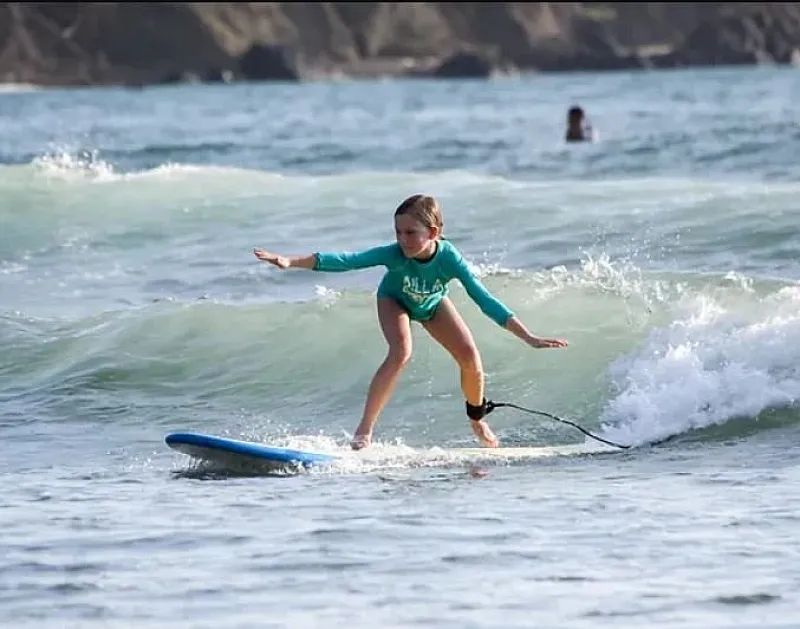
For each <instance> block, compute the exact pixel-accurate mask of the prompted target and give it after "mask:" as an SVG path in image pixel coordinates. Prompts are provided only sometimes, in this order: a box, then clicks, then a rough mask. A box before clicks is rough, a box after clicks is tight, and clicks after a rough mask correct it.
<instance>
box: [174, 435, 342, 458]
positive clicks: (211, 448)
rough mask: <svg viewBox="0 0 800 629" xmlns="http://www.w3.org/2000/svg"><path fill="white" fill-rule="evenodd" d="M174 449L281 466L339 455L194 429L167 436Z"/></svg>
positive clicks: (193, 453)
mask: <svg viewBox="0 0 800 629" xmlns="http://www.w3.org/2000/svg"><path fill="white" fill-rule="evenodd" d="M164 440H165V441H166V443H167V445H168V446H169V447H170V448H172V449H173V450H177V451H178V452H181V453H183V454H188V455H189V456H190V457H193V458H195V459H202V460H205V461H215V462H218V463H230V462H231V460H232V457H243V458H245V459H251V460H255V461H260V462H266V463H273V464H279V465H300V466H303V467H311V466H314V465H326V464H331V463H333V462H334V461H335V460H336V459H337V457H336V456H335V455H331V454H325V453H322V452H312V451H309V450H295V449H292V448H281V447H278V446H270V445H267V444H263V443H256V442H253V441H242V440H239V439H229V438H227V437H215V436H212V435H203V434H199V433H193V432H175V433H172V434H169V435H167V436H166V438H165V439H164Z"/></svg>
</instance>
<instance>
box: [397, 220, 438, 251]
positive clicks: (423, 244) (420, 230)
mask: <svg viewBox="0 0 800 629" xmlns="http://www.w3.org/2000/svg"><path fill="white" fill-rule="evenodd" d="M394 230H395V236H396V238H397V244H399V245H400V248H401V249H402V250H403V254H404V255H405V256H406V257H407V258H426V257H428V256H430V255H432V254H433V252H434V251H435V250H436V239H437V238H438V237H439V230H438V228H436V227H426V226H425V225H424V224H423V223H420V222H419V221H418V220H417V219H415V218H413V217H412V216H409V215H408V214H401V215H400V216H395V217H394Z"/></svg>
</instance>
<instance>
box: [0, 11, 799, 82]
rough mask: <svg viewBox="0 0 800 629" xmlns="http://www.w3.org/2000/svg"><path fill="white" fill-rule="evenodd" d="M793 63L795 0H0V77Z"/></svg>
mask: <svg viewBox="0 0 800 629" xmlns="http://www.w3.org/2000/svg"><path fill="white" fill-rule="evenodd" d="M798 62H800V3H786V2H773V3H746V2H739V3H733V2H728V3H719V2H704V3H699V2H698V3H693V2H636V3H622V2H609V3H601V2H526V3H522V2H492V3H489V2H472V3H453V2H417V3H401V2H358V3H357V2H306V3H295V2H258V3H255V2H253V3H247V2H240V3H179V2H175V3H144V2H104V3H99V2H97V3H95V2H76V3H55V2H40V3H17V2H7V3H0V82H5V83H29V84H36V85H109V84H110V85H113V84H122V85H147V84H155V83H170V82H182V81H196V82H214V81H225V82H232V81H245V80H290V81H296V80H314V79H319V78H324V77H331V76H344V77H347V76H352V77H361V76H409V75H410V76H427V77H485V76H490V75H492V74H495V73H508V72H512V73H513V72H517V71H524V72H527V71H542V72H546V71H570V70H613V69H626V68H641V67H644V68H666V67H681V66H698V65H732V64H744V65H748V64H763V63H769V64H789V63H795V64H797V63H798Z"/></svg>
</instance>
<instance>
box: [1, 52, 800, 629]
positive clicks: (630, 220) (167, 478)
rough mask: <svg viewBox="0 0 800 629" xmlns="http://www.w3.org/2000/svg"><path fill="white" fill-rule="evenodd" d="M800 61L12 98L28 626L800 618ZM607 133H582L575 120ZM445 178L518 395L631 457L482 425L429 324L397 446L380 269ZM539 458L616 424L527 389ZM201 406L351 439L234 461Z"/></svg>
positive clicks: (511, 421)
mask: <svg viewBox="0 0 800 629" xmlns="http://www.w3.org/2000/svg"><path fill="white" fill-rule="evenodd" d="M799 101H800V73H798V72H797V71H796V70H790V69H776V68H754V69H724V70H721V69H707V70H691V71H689V70H682V71H674V72H672V71H663V72H654V73H650V72H636V73H606V74H569V75H544V76H522V77H515V78H508V79H503V80H497V81H493V82H473V81H464V82H446V81H441V82H426V81H360V82H348V81H342V82H330V83H315V84H305V85H279V84H272V85H226V86H173V87H157V88H146V89H140V90H128V89H81V90H30V89H17V88H12V87H9V88H6V89H4V90H3V91H2V93H0V138H2V142H0V164H2V165H0V348H2V351H0V443H2V456H1V457H0V475H1V476H0V478H1V479H2V483H3V487H4V491H3V493H2V497H0V523H2V531H3V533H2V547H3V552H2V553H0V621H2V625H3V626H8V627H15V628H18V629H27V628H33V627H51V626H58V627H64V628H70V629H72V628H78V627H80V628H86V629H95V628H101V627H103V628H106V627H115V628H116V627H120V628H122V627H125V628H130V627H136V628H137V629H156V628H161V627H167V626H169V627H173V628H176V629H184V628H185V629H189V628H193V629H195V628H196V629H199V628H215V629H216V628H219V627H223V628H225V629H234V628H242V629H245V628H246V629H250V628H257V627H258V628H261V627H297V626H300V627H309V628H311V627H325V629H334V628H339V627H347V628H348V629H355V628H362V627H363V628H367V627H387V628H389V627H391V628H395V627H397V628H400V627H403V628H407V627H435V628H445V627H458V628H460V629H462V628H466V629H469V628H481V629H483V628H490V627H532V626H535V627H552V628H559V629H566V628H571V627H575V628H581V629H584V628H594V627H609V626H613V627H615V628H622V627H637V628H639V627H648V628H649V629H661V628H678V627H680V628H696V627H703V628H706V629H707V628H727V627H741V628H749V627H758V628H759V629H766V628H770V629H773V628H788V627H795V626H797V615H798V609H800V594H798V592H800V546H798V544H797V539H798V536H799V535H800V516H798V514H797V511H796V509H795V505H796V504H797V502H798V499H800V466H799V465H798V460H797V452H798V443H800V413H799V410H800V409H798V396H800V284H798V280H800V256H799V255H798V251H800V229H799V228H798V225H800V110H798V109H797V106H796V103H797V102H799ZM573 103H579V104H581V105H582V106H583V107H584V108H585V109H586V111H587V113H588V115H589V117H590V119H591V121H592V123H593V125H594V127H595V129H596V130H597V132H598V141H597V142H595V143H593V144H586V145H565V144H564V142H563V141H562V134H563V123H564V120H565V114H566V109H567V108H568V107H569V106H570V105H572V104H573ZM417 192H425V193H429V194H433V195H435V196H437V197H438V198H439V199H440V201H441V203H442V206H443V210H444V219H445V234H446V235H447V236H448V237H449V238H450V239H451V240H452V241H453V242H454V244H456V245H457V246H458V247H459V248H460V249H461V250H462V252H463V253H464V255H465V257H466V258H467V259H468V260H469V261H470V263H471V264H473V265H474V267H475V269H476V271H477V272H478V273H479V274H480V275H481V277H482V279H483V281H484V282H485V284H486V285H487V287H488V288H489V289H490V290H491V291H492V292H493V293H494V294H496V295H497V296H498V297H499V298H501V299H502V300H503V301H504V302H505V303H507V304H508V305H509V306H510V307H511V308H512V309H514V311H515V312H516V313H517V314H518V316H520V318H521V319H522V320H523V321H524V322H525V323H526V324H527V325H528V327H530V328H531V330H532V331H534V332H535V333H538V334H540V335H547V336H559V337H564V338H566V339H567V340H568V341H569V343H570V345H569V347H568V348H566V349H561V350H531V349H530V348H528V347H526V346H524V345H523V344H522V343H520V341H518V340H517V339H516V338H515V337H513V335H511V334H510V333H508V332H506V331H504V330H502V329H501V328H499V327H498V326H497V325H495V324H494V323H493V322H491V321H490V320H488V319H487V318H486V317H484V316H483V315H482V314H481V313H480V311H479V310H478V309H477V308H476V307H475V305H474V304H472V303H471V302H470V300H469V298H468V297H467V296H466V295H465V293H464V291H463V289H462V288H461V287H460V285H459V284H458V283H455V282H454V283H453V284H452V285H451V291H452V292H451V294H452V297H453V299H454V301H455V302H456V304H457V305H458V307H459V308H460V310H461V312H462V314H463V316H464V317H465V319H466V320H467V322H468V323H469V324H470V326H471V328H472V330H473V332H474V334H475V337H476V340H477V342H478V344H479V347H480V349H481V352H482V355H483V360H484V365H485V368H486V375H487V387H488V388H487V393H488V394H489V396H490V397H492V398H493V399H495V400H502V401H509V402H513V403H516V404H519V405H523V406H526V407H529V408H533V409H538V410H542V411H545V412H548V413H554V414H556V415H558V416H559V417H562V418H567V419H569V420H570V421H573V422H576V423H578V424H579V425H581V426H583V427H584V428H586V429H587V430H589V431H592V432H593V433H594V434H597V435H602V436H603V437H605V438H607V439H612V440H616V441H618V442H620V443H624V444H626V445H630V446H632V447H631V448H630V449H627V450H620V451H618V452H610V453H604V454H602V455H594V454H584V455H580V454H579V455H576V456H551V457H543V458H525V457H513V456H510V457H508V458H505V459H499V460H494V459H488V458H485V457H482V456H467V457H463V456H449V455H448V453H447V448H451V447H464V446H472V445H474V442H473V439H472V437H471V433H470V431H469V427H468V424H467V419H466V417H465V416H464V413H463V399H462V397H461V393H460V391H459V387H458V373H457V371H456V368H455V364H454V362H453V361H452V359H451V358H450V357H449V356H448V355H447V354H446V353H445V352H444V351H443V350H442V349H441V348H440V347H438V346H437V345H435V344H434V343H433V342H432V340H431V339H430V338H429V337H427V335H426V333H425V332H424V330H422V329H421V328H419V327H415V328H414V332H413V333H414V344H415V345H414V355H413V358H412V361H411V364H410V365H409V367H408V368H407V370H406V372H405V373H404V374H403V377H402V379H401V381H400V384H399V385H398V388H397V391H396V393H395V395H394V397H393V398H392V400H391V402H390V404H389V405H388V406H387V408H386V411H385V412H384V415H383V416H382V418H381V420H380V422H379V424H378V427H377V431H376V443H375V444H374V446H373V447H372V448H371V449H369V450H368V451H365V452H362V453H358V454H355V453H351V452H349V450H348V445H347V444H348V442H349V437H350V436H351V434H352V431H353V429H354V428H355V426H356V424H357V422H358V420H359V417H360V413H361V408H362V404H363V399H364V395H365V391H366V387H367V384H368V382H369V379H370V377H371V376H372V373H373V372H374V370H375V368H376V367H377V365H378V364H379V363H380V361H381V360H382V358H383V355H384V352H385V343H384V341H383V339H382V337H381V335H380V332H379V329H378V325H377V321H376V316H375V288H376V286H377V282H378V281H379V279H380V275H381V269H367V270H363V271H358V272H353V273H345V274H321V273H314V272H310V271H302V270H290V271H279V270H277V269H275V268H274V267H268V266H266V265H263V264H260V263H258V262H257V261H256V260H255V258H254V257H253V255H252V249H253V247H254V246H261V247H264V248H268V249H274V250H276V251H279V252H282V253H287V254H293V253H304V252H311V251H319V250H333V251H338V250H356V249H360V248H365V247H368V246H372V245H375V244H380V243H384V242H389V241H391V240H392V239H393V236H394V232H393V223H392V213H393V211H394V208H395V207H396V206H397V204H398V203H399V202H400V201H401V200H402V199H404V198H405V197H406V196H408V195H410V194H413V193H417ZM489 419H490V420H491V421H490V423H491V424H492V426H493V427H494V429H495V430H496V431H497V433H498V436H499V437H500V438H501V440H502V442H503V445H505V446H518V445H525V446H554V445H562V444H580V443H583V442H585V443H586V444H587V446H588V445H589V444H591V443H592V440H591V439H589V438H586V437H584V435H583V434H581V433H580V432H579V431H577V430H575V429H574V428H572V427H570V426H568V425H565V424H562V423H559V422H555V421H551V420H549V419H547V418H543V417H534V416H531V415H529V414H526V413H523V412H519V411H517V410H515V409H498V410H497V411H495V412H494V413H493V414H492V415H491V416H490V417H489ZM174 431H196V432H203V433H208V434H216V435H225V436H230V437H234V438H242V439H251V440H255V441H262V442H269V443H274V444H278V445H289V446H293V447H310V448H315V449H320V450H324V451H330V452H336V453H340V454H341V455H342V456H343V461H344V462H343V463H342V464H340V465H334V466H333V467H331V468H326V469H322V470H318V471H313V470H311V471H301V470H286V471H285V472H284V473H280V474H264V473H260V472H256V471H254V470H250V471H248V470H247V469H245V470H226V469H209V468H208V467H205V466H202V465H198V464H197V463H196V462H194V461H192V460H191V459H189V458H188V457H186V456H184V455H181V454H179V453H176V452H175V451H173V450H170V449H169V448H168V447H166V445H165V444H164V436H165V435H166V434H168V433H169V432H174Z"/></svg>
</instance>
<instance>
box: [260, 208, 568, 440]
mask: <svg viewBox="0 0 800 629" xmlns="http://www.w3.org/2000/svg"><path fill="white" fill-rule="evenodd" d="M394 224H395V234H396V238H397V242H396V243H392V244H389V245H383V246H378V247H374V248H372V249H368V250H366V251H362V252H358V253H311V254H308V255H304V256H282V255H278V254H276V253H270V252H268V251H264V250H263V249H259V248H255V249H254V250H253V253H254V254H255V256H256V258H258V259H259V260H263V261H264V262H269V263H270V264H274V265H275V266H277V267H278V268H280V269H288V268H292V267H298V268H303V269H311V270H314V271H328V272H340V271H351V270H355V269H363V268H367V267H371V266H379V265H382V266H385V267H386V269H387V272H386V274H385V275H384V276H383V279H382V280H381V283H380V285H379V286H378V321H379V322H380V326H381V330H382V331H383V335H384V337H385V338H386V342H387V343H388V345H389V350H388V353H387V355H386V358H385V359H384V361H383V363H381V365H380V367H378V370H377V372H376V373H375V375H374V376H373V378H372V382H371V383H370V385H369V391H368V393H367V399H366V403H365V405H364V413H363V416H362V418H361V423H360V424H359V425H358V428H357V429H356V432H355V435H354V436H353V441H352V443H351V446H352V448H353V449H354V450H359V449H361V448H365V447H367V446H369V445H370V443H371V442H372V431H373V429H374V427H375V423H376V422H377V420H378V416H379V415H380V413H381V411H382V410H383V408H384V406H386V403H387V402H388V401H389V398H390V397H391V395H392V392H393V391H394V387H395V384H396V383H397V379H398V376H399V375H400V373H401V372H402V371H403V368H404V367H405V366H406V365H407V364H408V361H409V360H410V359H411V321H418V322H419V323H420V324H421V325H422V326H423V327H424V328H425V329H426V330H427V331H428V333H429V334H430V335H431V336H432V337H433V338H434V340H436V341H437V342H438V343H439V344H441V345H442V347H444V349H445V350H447V351H448V352H449V353H450V354H451V355H452V356H453V358H454V359H455V360H456V362H457V363H458V366H459V368H460V369H461V390H462V391H463V393H464V397H465V398H466V411H467V416H468V417H469V418H470V420H471V421H470V425H471V426H472V431H473V432H474V433H475V436H476V437H477V439H478V441H479V442H480V444H481V445H483V446H485V447H490V448H496V447H497V445H498V440H497V437H495V435H494V433H493V432H492V429H491V428H489V425H488V424H487V423H486V420H485V419H484V417H485V415H486V413H487V412H488V410H487V400H486V398H485V397H484V375H483V365H482V364H481V357H480V354H479V353H478V349H477V347H476V346H475V341H474V340H473V338H472V333H471V332H470V330H469V328H468V327H467V324H466V323H465V322H464V320H463V319H462V318H461V315H459V313H458V311H457V310H456V308H455V306H454V305H453V302H452V300H451V299H450V298H449V297H448V296H447V293H448V288H447V284H448V282H449V281H450V280H452V279H458V280H459V281H460V282H461V284H462V285H463V286H464V288H465V289H466V291H467V294H468V295H469V296H470V298H472V300H473V301H474V302H475V303H476V304H477V305H478V307H479V308H480V309H481V311H482V312H483V313H484V314H485V315H486V316H488V317H489V318H490V319H492V320H494V321H495V322H496V323H497V324H498V325H500V326H502V327H504V328H506V329H507V330H509V331H510V332H511V333H512V334H514V335H515V336H517V337H518V338H520V339H521V340H522V341H524V342H525V343H527V344H528V345H530V346H531V347H533V348H544V347H566V346H567V342H566V341H563V340H560V339H547V338H541V337H538V336H534V335H533V334H531V333H530V332H529V331H528V330H527V329H526V328H525V326H524V325H523V324H522V322H521V321H520V320H519V319H518V318H517V317H516V316H514V313H513V312H511V310H509V309H508V308H507V307H506V306H505V305H504V304H503V303H501V302H500V301H499V300H497V299H496V298H495V297H493V296H492V295H491V294H490V293H489V292H488V291H487V290H486V288H485V287H484V286H483V284H482V283H481V282H480V280H479V279H478V278H477V277H476V276H475V275H474V274H473V272H472V271H471V270H470V268H469V266H468V265H467V263H466V261H465V260H464V258H463V257H462V255H461V253H460V252H459V251H458V249H456V248H455V247H454V246H453V245H452V244H451V243H450V242H449V241H447V240H445V239H443V237H442V227H443V222H442V213H441V210H440V208H439V204H438V202H437V201H436V199H434V198H433V197H430V196H425V195H421V194H416V195H414V196H411V197H409V198H407V199H406V200H405V201H403V202H402V203H401V204H400V206H399V207H398V208H397V210H395V213H394Z"/></svg>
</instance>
